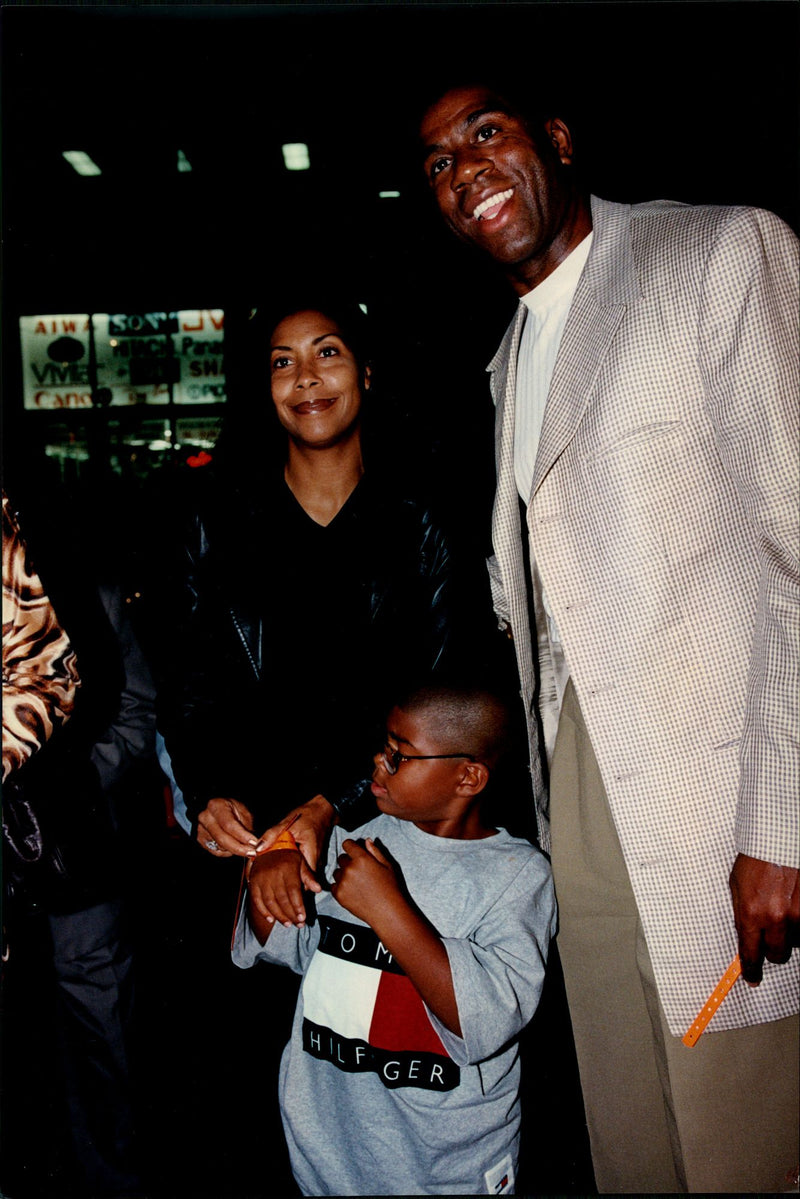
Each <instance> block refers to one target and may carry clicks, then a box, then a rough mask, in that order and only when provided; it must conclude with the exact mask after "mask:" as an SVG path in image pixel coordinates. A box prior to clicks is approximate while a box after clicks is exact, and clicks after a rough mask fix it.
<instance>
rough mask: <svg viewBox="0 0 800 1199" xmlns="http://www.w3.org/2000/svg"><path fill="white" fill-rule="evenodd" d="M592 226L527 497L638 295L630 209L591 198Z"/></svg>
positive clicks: (576, 416)
mask: <svg viewBox="0 0 800 1199" xmlns="http://www.w3.org/2000/svg"><path fill="white" fill-rule="evenodd" d="M592 225H593V228H594V239H593V242H592V248H591V251H590V253H589V258H588V260H587V263H586V267H585V269H584V271H583V274H582V275H581V278H580V280H579V282H578V287H577V289H576V291H575V297H574V299H573V301H572V306H571V308H570V312H569V316H568V318H567V323H566V326H565V329H564V335H563V337H562V339H561V345H560V347H559V351H558V357H557V359H556V365H555V369H554V371H553V378H552V381H551V384H550V392H549V394H548V398H547V407H546V409H545V414H544V421H543V423H542V433H541V438H540V441H539V450H538V453H537V457H536V467H535V470H534V474H533V486H532V489H531V496H533V495H535V493H536V491H537V489H538V488H539V487H540V486H541V483H542V480H543V479H544V478H545V476H546V475H547V473H548V472H549V470H550V469H551V467H552V466H553V464H554V462H556V460H557V459H558V458H559V457H560V455H561V454H562V453H563V452H564V450H565V448H566V447H567V445H568V444H569V442H570V441H571V439H572V438H573V437H574V435H575V431H576V429H577V428H578V425H579V424H580V421H581V418H582V417H583V414H584V411H585V409H586V404H587V402H588V399H589V394H590V392H591V389H592V385H593V383H594V380H595V378H596V377H597V372H598V371H599V369H600V367H601V365H602V363H603V359H604V358H605V356H606V354H607V353H608V349H609V347H610V345H611V343H612V341H613V338H614V334H615V333H616V331H617V329H618V328H619V325H620V322H621V321H622V318H623V317H624V315H625V311H626V308H627V306H628V304H629V303H630V302H632V301H634V300H636V299H638V298H639V296H640V294H641V291H640V288H639V281H638V279H637V276H636V272H635V269H634V265H633V254H632V249H631V235H630V205H629V204H612V203H609V202H608V201H605V200H599V199H598V198H597V197H595V196H592Z"/></svg>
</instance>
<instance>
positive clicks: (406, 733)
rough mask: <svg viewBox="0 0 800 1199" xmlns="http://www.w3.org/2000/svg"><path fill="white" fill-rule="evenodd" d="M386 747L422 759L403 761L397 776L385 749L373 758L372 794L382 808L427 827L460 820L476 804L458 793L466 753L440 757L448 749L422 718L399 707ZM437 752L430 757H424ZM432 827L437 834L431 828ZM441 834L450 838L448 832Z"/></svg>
mask: <svg viewBox="0 0 800 1199" xmlns="http://www.w3.org/2000/svg"><path fill="white" fill-rule="evenodd" d="M386 747H387V749H389V750H399V751H400V753H401V754H408V755H409V756H412V757H414V758H415V759H417V760H414V761H400V762H399V763H398V766H397V771H396V773H395V774H390V772H389V770H387V768H386V760H385V758H384V755H383V752H381V753H377V754H376V755H375V757H374V759H373V761H374V762H375V769H374V770H373V772H372V794H373V795H374V796H375V802H376V803H377V805H378V808H379V809H380V810H381V812H385V813H386V814H387V815H389V816H396V817H397V819H398V820H411V821H413V822H414V824H417V825H420V826H423V827H427V826H429V825H438V824H441V823H445V824H449V823H451V822H452V821H453V820H458V819H460V818H461V816H462V815H463V813H464V811H465V809H466V808H467V807H468V806H469V805H470V799H469V797H468V796H465V795H464V794H463V793H461V792H459V791H458V787H459V784H460V782H461V781H462V779H463V777H464V771H465V769H466V768H467V767H468V765H469V755H468V754H467V752H466V749H465V752H464V754H463V756H462V755H459V756H457V757H441V758H440V757H436V756H435V755H437V754H441V753H447V752H448V751H447V749H444V750H443V749H442V747H441V746H440V745H437V744H436V742H435V741H434V739H433V738H432V737H431V736H429V735H427V734H426V732H425V728H424V726H423V720H422V717H421V716H418V715H415V714H412V713H409V712H404V711H402V710H401V709H400V708H393V709H392V711H391V712H390V713H389V719H388V721H387V725H386ZM429 754H430V755H434V757H432V758H428V760H426V761H420V760H418V757H417V756H418V755H419V756H426V755H429ZM428 831H431V832H434V831H435V829H433V828H430V829H429V830H428ZM440 835H442V836H446V835H447V833H444V832H443V833H441V834H440Z"/></svg>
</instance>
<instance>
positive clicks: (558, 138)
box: [544, 117, 572, 166]
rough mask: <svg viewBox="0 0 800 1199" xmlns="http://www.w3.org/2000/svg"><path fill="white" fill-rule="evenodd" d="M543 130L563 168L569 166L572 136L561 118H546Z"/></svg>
mask: <svg viewBox="0 0 800 1199" xmlns="http://www.w3.org/2000/svg"><path fill="white" fill-rule="evenodd" d="M544 128H545V132H546V134H547V136H548V137H549V138H550V141H551V142H552V143H553V145H554V147H555V151H556V154H557V155H558V157H559V158H560V159H561V161H562V162H563V164H564V166H570V165H571V163H572V134H571V133H570V131H569V129H568V128H567V126H566V125H565V124H564V122H563V121H562V120H561V117H548V118H547V120H546V121H545V123H544Z"/></svg>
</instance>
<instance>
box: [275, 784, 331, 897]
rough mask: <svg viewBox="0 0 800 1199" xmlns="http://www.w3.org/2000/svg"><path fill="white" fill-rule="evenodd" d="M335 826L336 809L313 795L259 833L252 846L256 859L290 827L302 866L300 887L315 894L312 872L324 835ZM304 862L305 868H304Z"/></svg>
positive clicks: (319, 796) (321, 847)
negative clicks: (301, 885)
mask: <svg viewBox="0 0 800 1199" xmlns="http://www.w3.org/2000/svg"><path fill="white" fill-rule="evenodd" d="M335 822H336V809H335V808H334V807H333V805H332V804H329V803H328V801H327V799H326V798H325V796H324V795H315V796H314V798H313V799H309V800H308V801H307V802H306V803H304V804H301V805H300V807H299V808H292V810H291V812H287V814H286V815H285V816H284V818H283V820H279V821H278V823H277V824H274V825H273V826H272V828H268V829H267V831H266V832H265V833H262V835H261V837H260V839H259V841H258V844H257V845H255V851H256V854H257V855H260V854H262V853H264V851H265V850H267V849H269V847H270V845H273V844H274V842H275V841H277V839H278V837H279V836H280V834H281V833H282V832H283V830H284V829H285V828H289V826H290V825H291V833H292V836H293V837H294V839H295V841H296V842H297V848H298V849H299V850H300V852H301V854H302V855H303V858H304V859H305V862H304V863H303V868H302V869H303V885H304V886H306V887H307V888H308V889H309V890H310V891H319V889H320V888H319V884H318V883H317V881H316V880H315V878H314V873H313V872H314V871H315V870H316V869H317V864H318V862H319V859H320V855H321V853H322V849H323V846H324V845H325V841H326V839H327V836H328V833H329V832H330V831H331V828H332V826H333V825H334V824H335ZM306 862H307V863H308V867H307V868H306Z"/></svg>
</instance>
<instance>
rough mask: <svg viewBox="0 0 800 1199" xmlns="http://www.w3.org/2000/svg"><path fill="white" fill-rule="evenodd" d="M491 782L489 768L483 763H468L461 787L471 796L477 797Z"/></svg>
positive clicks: (465, 765) (462, 776)
mask: <svg viewBox="0 0 800 1199" xmlns="http://www.w3.org/2000/svg"><path fill="white" fill-rule="evenodd" d="M488 782H489V767H488V766H484V764H483V762H466V763H465V764H464V770H463V773H462V775H461V784H460V786H461V787H462V788H463V790H464V791H465V792H467V793H469V794H471V795H477V794H478V792H479V791H482V790H483V789H484V787H485V786H486V784H487V783H488Z"/></svg>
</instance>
